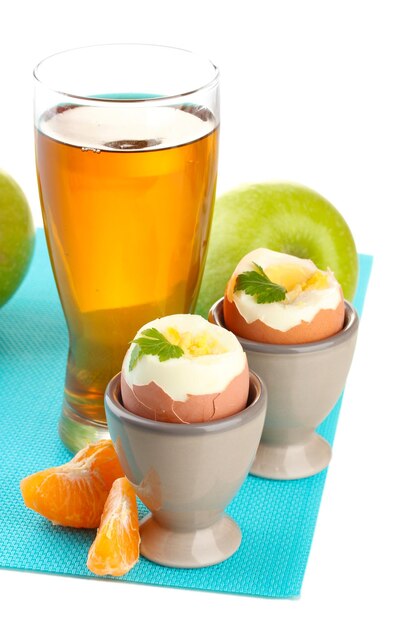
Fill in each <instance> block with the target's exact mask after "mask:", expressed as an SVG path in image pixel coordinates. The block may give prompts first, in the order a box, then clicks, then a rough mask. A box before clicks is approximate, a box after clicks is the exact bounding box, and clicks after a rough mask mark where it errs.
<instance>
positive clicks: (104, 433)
mask: <svg viewBox="0 0 417 626" xmlns="http://www.w3.org/2000/svg"><path fill="white" fill-rule="evenodd" d="M58 431H59V436H60V438H61V440H62V442H63V444H64V445H65V446H66V447H67V448H68V450H70V451H71V452H78V451H79V450H81V449H82V448H85V446H88V444H89V443H93V442H95V441H99V440H100V439H109V437H110V435H109V431H108V429H107V424H106V423H105V422H96V421H94V420H90V419H88V418H85V417H83V416H82V415H80V414H79V413H76V412H75V411H74V410H73V409H72V408H71V407H70V406H69V404H68V402H67V401H66V400H64V403H63V406H62V413H61V419H60V421H59V429H58Z"/></svg>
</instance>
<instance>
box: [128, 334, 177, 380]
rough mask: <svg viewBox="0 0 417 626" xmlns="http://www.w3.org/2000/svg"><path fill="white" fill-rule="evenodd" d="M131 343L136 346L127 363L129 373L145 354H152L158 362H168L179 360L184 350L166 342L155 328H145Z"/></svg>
mask: <svg viewBox="0 0 417 626" xmlns="http://www.w3.org/2000/svg"><path fill="white" fill-rule="evenodd" d="M132 343H134V344H136V345H135V347H134V348H133V350H132V353H131V355H130V361H129V371H131V370H132V369H133V368H134V367H135V365H136V363H137V362H138V361H140V359H141V358H142V357H143V356H144V355H145V354H153V355H155V356H157V357H158V358H159V360H160V361H168V359H179V358H180V357H181V356H182V355H183V354H184V350H183V349H182V348H181V347H180V346H176V345H175V344H173V343H171V342H170V341H168V339H167V338H166V337H164V335H163V334H162V333H160V332H159V330H157V329H156V328H147V329H146V330H144V331H143V333H142V334H141V336H140V337H138V338H137V339H134V340H133V341H132Z"/></svg>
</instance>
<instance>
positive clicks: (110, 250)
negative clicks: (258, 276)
mask: <svg viewBox="0 0 417 626" xmlns="http://www.w3.org/2000/svg"><path fill="white" fill-rule="evenodd" d="M217 152H218V129H217V127H216V124H215V121H214V118H213V116H212V115H211V113H210V112H209V111H207V110H206V109H198V108H197V107H193V106H184V107H181V108H174V107H168V106H164V107H152V106H151V105H150V106H149V107H147V108H143V109H138V108H137V107H136V108H135V107H133V106H132V108H130V107H129V105H128V106H126V107H125V110H124V111H123V115H121V114H120V111H117V114H116V112H115V108H114V107H113V108H112V107H111V106H110V107H98V106H71V105H68V106H65V105H64V106H59V107H56V108H54V109H53V110H51V111H47V112H46V113H45V114H44V115H43V116H42V117H41V119H40V122H39V124H38V128H37V129H36V155H37V171H38V184H39V190H40V198H41V204H42V212H43V218H44V224H45V231H46V237H47V243H48V249H49V254H50V258H51V262H52V266H53V271H54V275H55V279H56V283H57V286H58V291H59V296H60V299H61V303H62V306H63V310H64V313H65V317H66V320H67V324H68V328H69V335H70V349H69V355H68V364H67V376H66V384H65V401H64V404H65V402H66V403H67V405H68V407H69V409H70V411H71V412H72V413H73V414H75V415H77V414H78V415H81V416H83V417H84V418H85V417H87V418H89V419H92V420H94V421H99V422H100V421H104V420H105V417H104V409H103V392H104V390H105V387H106V385H107V383H108V381H109V380H110V378H111V377H112V376H113V375H114V374H116V373H117V371H118V370H119V369H120V366H121V362H122V359H123V355H124V353H125V352H126V349H127V346H128V343H129V341H130V340H131V339H132V338H133V336H134V334H135V332H136V330H137V328H139V327H140V326H141V325H142V324H144V323H145V322H147V321H148V320H150V319H153V318H156V317H162V316H165V315H169V314H171V313H185V312H190V311H192V310H193V306H194V304H195V299H196V296H197V292H198V287H199V281H200V278H201V273H202V269H203V263H204V259H205V253H206V247H207V239H208V233H209V226H210V220H211V215H212V209H213V203H214V193H215V183H216V173H217ZM68 407H67V408H68Z"/></svg>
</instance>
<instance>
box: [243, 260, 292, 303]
mask: <svg viewBox="0 0 417 626" xmlns="http://www.w3.org/2000/svg"><path fill="white" fill-rule="evenodd" d="M253 265H254V266H255V268H256V269H255V270H249V271H247V272H242V274H239V276H238V277H237V280H236V285H235V289H234V290H235V291H244V292H245V293H247V294H248V295H250V296H253V297H254V298H255V300H256V302H257V303H258V304H269V303H271V302H281V301H282V300H285V294H286V293H287V290H286V289H285V287H282V286H281V285H278V284H277V283H273V282H272V280H270V279H269V278H268V276H267V275H266V274H265V272H264V270H263V269H262V267H261V266H260V265H258V264H257V263H253Z"/></svg>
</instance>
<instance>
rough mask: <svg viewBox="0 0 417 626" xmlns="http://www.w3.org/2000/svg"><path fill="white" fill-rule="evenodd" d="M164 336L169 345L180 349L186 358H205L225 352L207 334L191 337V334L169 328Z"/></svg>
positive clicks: (224, 349) (215, 340)
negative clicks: (171, 344)
mask: <svg viewBox="0 0 417 626" xmlns="http://www.w3.org/2000/svg"><path fill="white" fill-rule="evenodd" d="M164 335H165V337H166V338H167V339H168V341H169V342H170V343H173V344H174V345H176V346H179V347H180V348H182V349H183V350H184V354H185V355H186V356H206V355H208V354H223V353H224V352H227V350H226V348H225V347H224V346H222V345H221V343H219V341H217V339H216V338H215V337H213V336H212V335H210V334H209V333H207V332H201V333H197V334H195V335H193V333H191V332H185V333H180V332H179V331H178V330H177V329H176V328H172V327H170V328H167V329H166V330H165V332H164Z"/></svg>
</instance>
